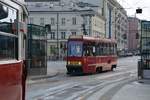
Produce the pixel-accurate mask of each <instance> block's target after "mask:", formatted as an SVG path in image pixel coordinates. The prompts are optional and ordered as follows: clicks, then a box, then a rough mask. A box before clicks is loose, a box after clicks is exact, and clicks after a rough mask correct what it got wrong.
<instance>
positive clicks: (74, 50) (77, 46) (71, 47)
mask: <svg viewBox="0 0 150 100" xmlns="http://www.w3.org/2000/svg"><path fill="white" fill-rule="evenodd" d="M82 46H83V43H82V42H79V41H70V42H69V43H68V56H78V57H80V56H82V50H83V49H82Z"/></svg>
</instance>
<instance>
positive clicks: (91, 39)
mask: <svg viewBox="0 0 150 100" xmlns="http://www.w3.org/2000/svg"><path fill="white" fill-rule="evenodd" d="M69 40H83V41H89V42H104V43H117V42H116V41H115V40H114V39H106V38H102V37H91V36H85V35H71V36H70V37H69Z"/></svg>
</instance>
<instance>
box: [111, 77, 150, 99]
mask: <svg viewBox="0 0 150 100" xmlns="http://www.w3.org/2000/svg"><path fill="white" fill-rule="evenodd" d="M112 100H150V80H146V79H142V80H138V81H134V82H131V83H129V84H126V85H125V86H123V87H122V88H121V89H120V90H119V91H118V92H117V93H116V94H115V95H114V96H113V98H112Z"/></svg>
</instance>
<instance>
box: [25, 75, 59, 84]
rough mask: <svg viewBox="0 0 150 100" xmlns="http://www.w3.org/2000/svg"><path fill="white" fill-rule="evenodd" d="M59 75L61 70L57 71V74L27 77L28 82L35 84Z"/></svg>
mask: <svg viewBox="0 0 150 100" xmlns="http://www.w3.org/2000/svg"><path fill="white" fill-rule="evenodd" d="M57 75H59V72H57V73H56V74H53V75H44V76H35V77H33V78H27V80H26V84H34V83H37V82H42V81H44V80H46V79H49V78H53V77H56V76H57Z"/></svg>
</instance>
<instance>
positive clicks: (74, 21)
mask: <svg viewBox="0 0 150 100" xmlns="http://www.w3.org/2000/svg"><path fill="white" fill-rule="evenodd" d="M76 21H77V20H76V17H73V18H72V25H76V24H77V22H76Z"/></svg>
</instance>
